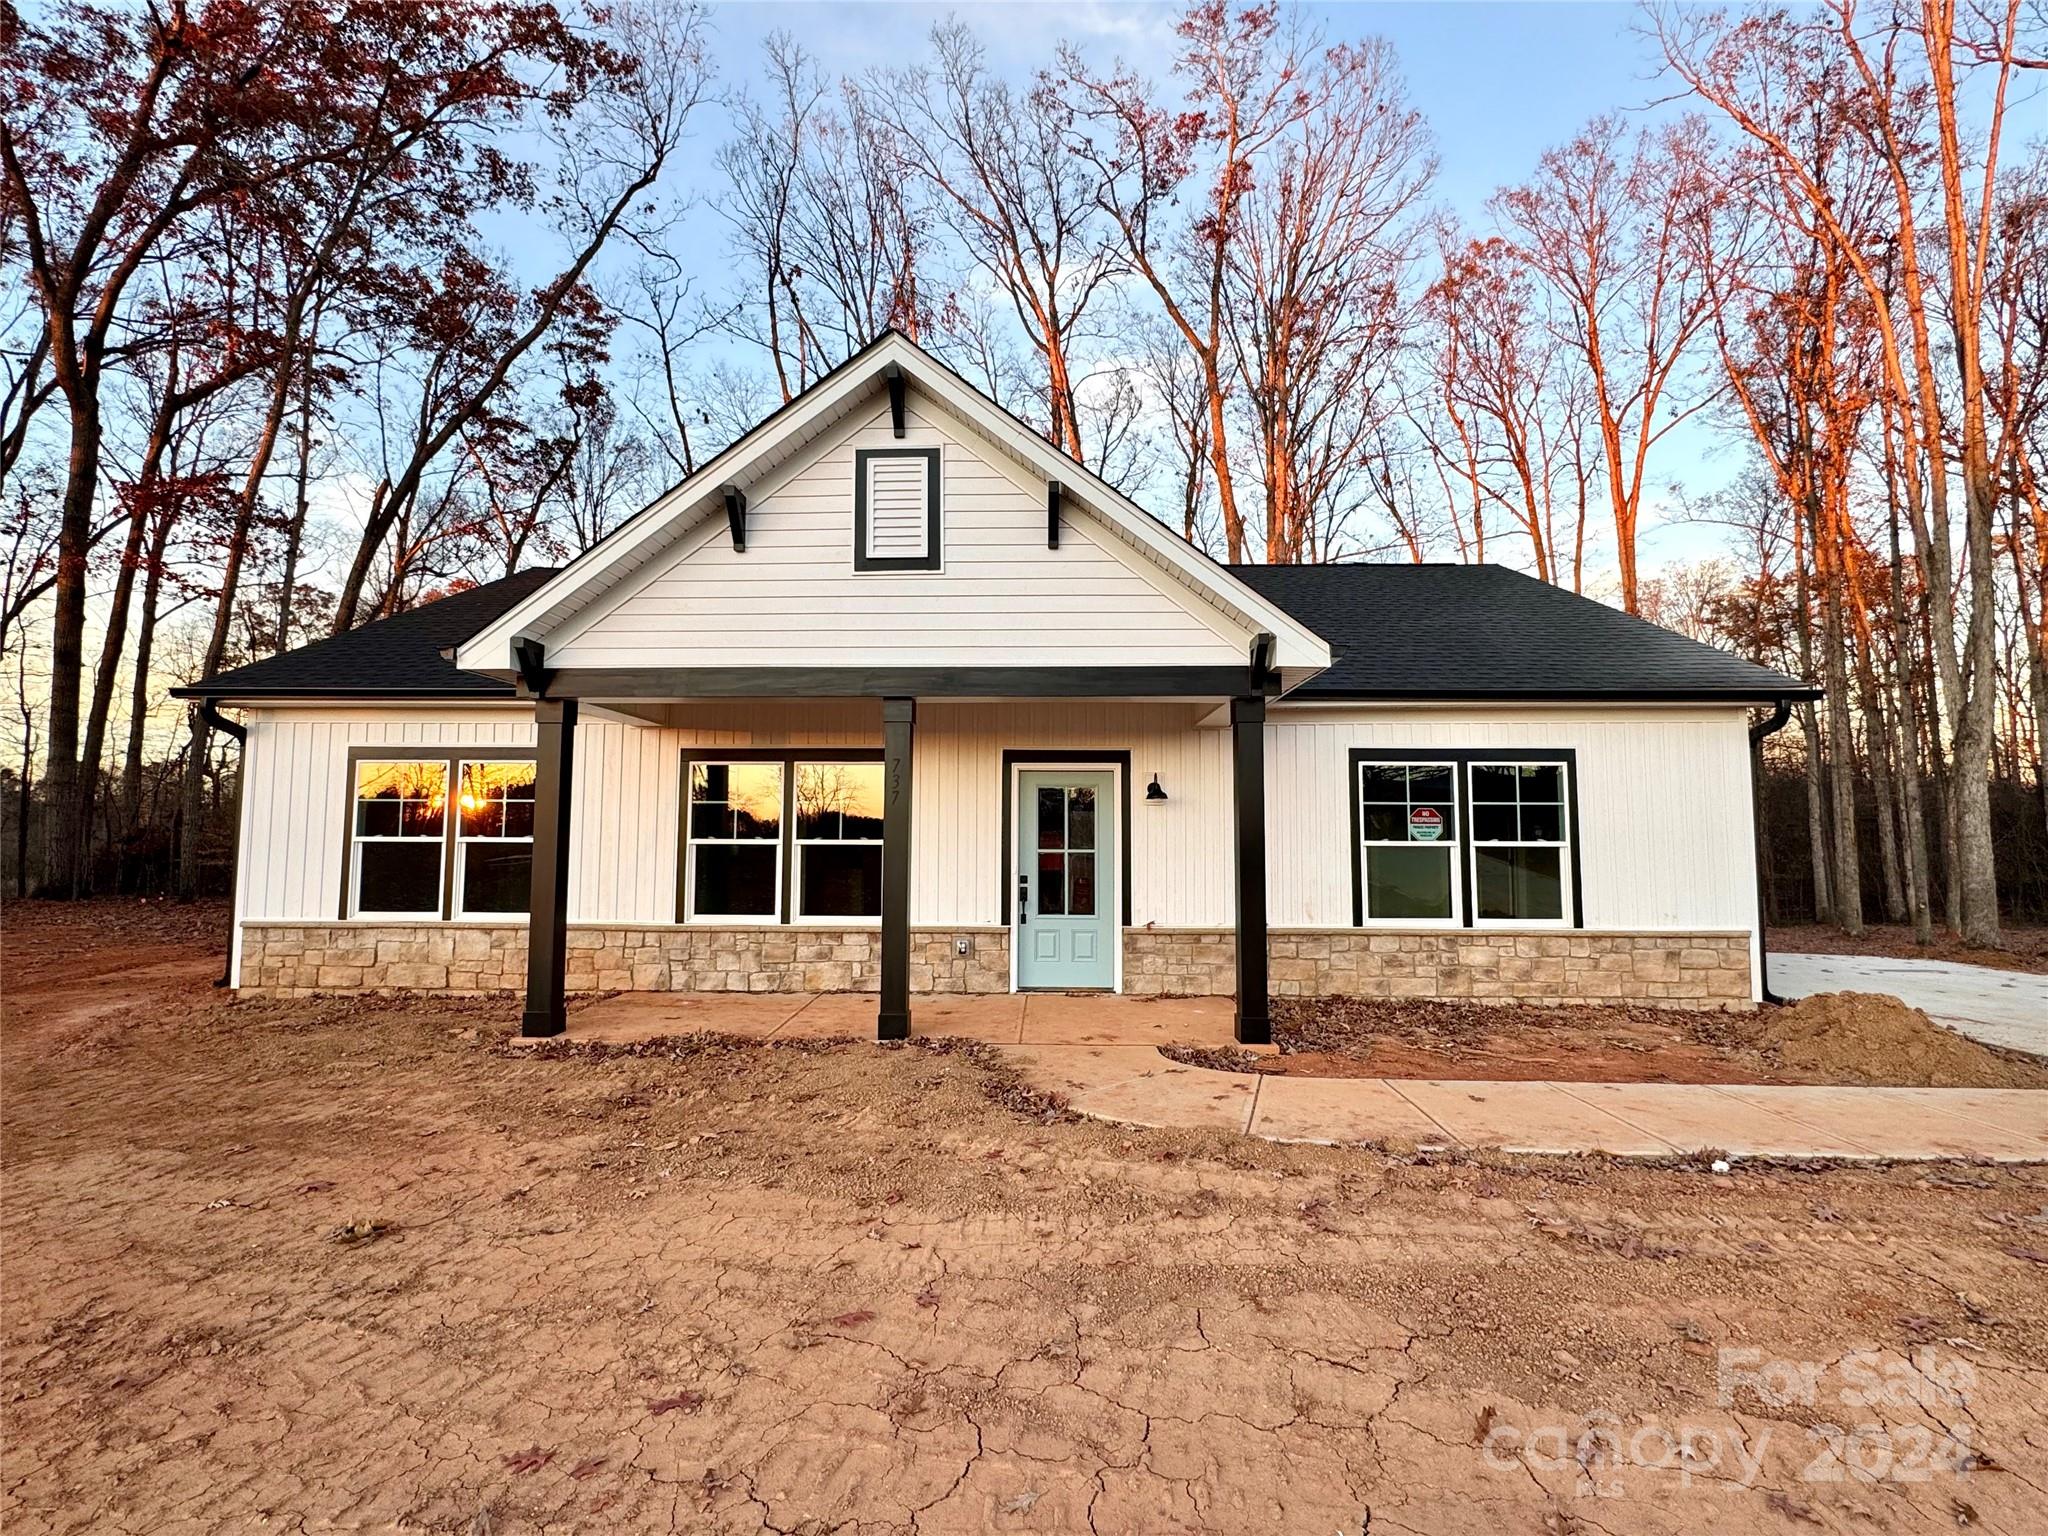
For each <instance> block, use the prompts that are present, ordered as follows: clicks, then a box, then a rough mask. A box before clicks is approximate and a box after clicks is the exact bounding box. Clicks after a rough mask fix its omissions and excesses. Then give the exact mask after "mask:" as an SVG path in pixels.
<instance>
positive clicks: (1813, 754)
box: [1799, 704, 1835, 923]
mask: <svg viewBox="0 0 2048 1536" xmlns="http://www.w3.org/2000/svg"><path fill="white" fill-rule="evenodd" d="M1799 731H1800V734H1801V735H1802V736H1804V737H1805V738H1806V770H1805V771H1806V836H1807V841H1808V842H1809V843H1810V844H1811V845H1812V850H1813V915H1814V918H1815V919H1816V920H1817V921H1819V922H1823V923H1826V922H1832V921H1833V920H1834V916H1835V898H1834V890H1833V884H1832V882H1831V881H1830V880H1829V878H1828V834H1827V806H1826V803H1825V802H1826V799H1827V792H1826V790H1825V789H1824V788H1823V787H1822V784H1821V745H1820V718H1819V716H1818V715H1817V714H1816V713H1815V712H1814V708H1813V706H1812V705H1811V704H1802V705H1800V706H1799Z"/></svg>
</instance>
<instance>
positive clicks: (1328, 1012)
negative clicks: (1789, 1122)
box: [1167, 993, 2048, 1088]
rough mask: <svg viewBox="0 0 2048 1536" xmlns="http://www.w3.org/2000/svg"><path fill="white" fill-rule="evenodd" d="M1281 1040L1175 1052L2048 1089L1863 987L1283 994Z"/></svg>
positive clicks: (2010, 1063) (1201, 1059)
mask: <svg viewBox="0 0 2048 1536" xmlns="http://www.w3.org/2000/svg"><path fill="white" fill-rule="evenodd" d="M1273 1039H1274V1043H1275V1044H1276V1045H1278V1046H1279V1051H1278V1053H1276V1054H1272V1055H1252V1054H1251V1053H1249V1052H1243V1051H1236V1050H1186V1049H1173V1050H1169V1051H1168V1053H1167V1054H1169V1055H1170V1056H1172V1057H1173V1058H1174V1059H1175V1060H1177V1061H1186V1062H1192V1063H1194V1064H1196V1065H1201V1066H1214V1067H1224V1068H1228V1069H1230V1070H1233V1071H1241V1072H1262V1073H1266V1074H1269V1075H1274V1076H1283V1077H1393V1078H1403V1077H1410V1078H1416V1077H1419V1078H1436V1079H1449V1080H1453V1081H1469V1080H1482V1081H1495V1082H1502V1081H1507V1082H1566V1083H1765V1084H1841V1085H1860V1086H1869V1085H1884V1086H1889V1087H1933V1088H2048V1062H2043V1061H2042V1060H2041V1059H2040V1058H2038V1057H2033V1056H2028V1055H2025V1054H2023V1053H2021V1052H2018V1051H2007V1050H2000V1049H1997V1048H1995V1047H1992V1046H1987V1045H1983V1044H1980V1043H1979V1042H1977V1041H1974V1040H1969V1039H1966V1038H1964V1037H1963V1036H1961V1035H1958V1034H1957V1033H1955V1032H1954V1031H1953V1030H1950V1029H1946V1028H1944V1027H1943V1026H1941V1025H1939V1024H1936V1023H1935V1022H1934V1021H1933V1020H1931V1019H1929V1018H1928V1017H1927V1015H1926V1014H1924V1013H1922V1012H1921V1011H1920V1010H1919V1009H1917V1008H1908V1007H1907V1006H1906V1005H1905V1004H1903V1003H1901V1002H1900V1001H1899V1000H1898V999H1897V998H1893V997H1877V996H1870V995H1867V994H1860V993H1843V994H1826V995H1822V996H1819V997H1811V998H1806V999H1803V1000H1802V1001H1800V1002H1798V1003H1795V1004H1793V1005H1792V1006H1790V1007H1786V1008H1761V1009H1758V1010H1756V1011H1754V1012H1750V1013H1736V1014H1725V1013H1715V1012H1704V1011H1701V1012H1694V1011H1689V1010H1676V1009H1665V1008H1617V1007H1577V1008H1532V1007H1520V1006H1515V1005H1503V1004H1498V1003H1443V1002H1392V1001H1384V1000H1378V999H1372V998H1356V997H1337V998H1281V999H1275V1001H1274V1004H1273Z"/></svg>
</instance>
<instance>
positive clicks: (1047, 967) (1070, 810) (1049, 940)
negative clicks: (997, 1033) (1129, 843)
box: [1013, 769, 1119, 988]
mask: <svg viewBox="0 0 2048 1536" xmlns="http://www.w3.org/2000/svg"><path fill="white" fill-rule="evenodd" d="M1115 782H1116V781H1115V778H1114V776H1113V775H1112V774H1110V773H1108V772H1104V771H1101V770H1091V769H1028V770H1025V771H1023V772H1021V773H1019V775H1018V797H1017V806H1018V808H1019V814H1018V816H1017V826H1016V833H1017V866H1016V867H1017V873H1018V881H1017V907H1016V913H1015V922H1016V933H1015V936H1014V939H1013V942H1014V943H1015V944H1016V954H1017V984H1018V985H1019V986H1020V987H1055V988H1065V987H1071V988H1109V987H1113V986H1115V985H1116V943H1117V930H1118V919H1117V907H1118V903H1119V897H1118V894H1117V884H1116V882H1117V870H1118V867H1119V866H1118V862H1117V860H1118V854H1117V849H1116V838H1117V835H1118V828H1117V816H1116V811H1115V805H1116V797H1115V794H1114V786H1115Z"/></svg>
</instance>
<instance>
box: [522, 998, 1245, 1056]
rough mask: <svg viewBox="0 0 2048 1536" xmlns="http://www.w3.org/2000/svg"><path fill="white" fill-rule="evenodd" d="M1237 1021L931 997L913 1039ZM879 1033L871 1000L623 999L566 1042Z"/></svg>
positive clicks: (1025, 1038) (1143, 1037) (1186, 1030)
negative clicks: (699, 1035)
mask: <svg viewBox="0 0 2048 1536" xmlns="http://www.w3.org/2000/svg"><path fill="white" fill-rule="evenodd" d="M1235 1015H1236V1005H1235V1004H1234V1003H1233V1001H1232V1000H1231V999H1230V998H1227V997H1106V996H1100V995H1094V994H1086V995H1083V994H1069V993H1059V992H1012V993H1006V994H1004V993H998V994H986V995H980V996H932V997H920V998H919V999H918V1000H917V1013H916V1023H915V1025H914V1026H913V1029H912V1033H913V1034H914V1035H916V1036H919V1037H925V1038H930V1037H937V1036H953V1037H955V1038H959V1039H965V1040H984V1041H988V1042H989V1043H991V1044H995V1045H1092V1046H1161V1045H1187V1046H1210V1047H1214V1046H1227V1045H1233V1044H1235V1043H1236V1028H1235ZM874 1029H875V998H874V995H873V994H872V993H859V992H811V993H790V992H744V993H735V992H623V993H618V994H615V995H613V996H610V997H601V998H593V999H590V1000H589V1001H581V1000H571V1002H570V1003H569V1006H568V1009H567V1014H566V1028H565V1030H564V1033H565V1034H566V1036H567V1038H568V1039H570V1040H572V1041H576V1042H579V1043H585V1042H587V1043H590V1044H597V1045H634V1044H638V1043H639V1042H641V1041H645V1040H657V1039H661V1038H663V1037H665V1036H671V1035H687V1034H695V1033H699V1032H708V1033H716V1034H722V1035H737V1036H739V1037H740V1038H742V1039H748V1040H841V1039H845V1040H853V1039H863V1038H870V1037H872V1036H873V1034H874ZM524 1038H533V1037H532V1036H530V1035H529V1036H525V1037H524ZM1265 1049H1270V1047H1265Z"/></svg>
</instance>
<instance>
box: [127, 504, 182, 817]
mask: <svg viewBox="0 0 2048 1536" xmlns="http://www.w3.org/2000/svg"><path fill="white" fill-rule="evenodd" d="M172 521H173V520H172V518H171V517H170V516H169V515H168V513H167V514H165V515H163V516H160V517H159V518H157V520H156V530H155V532H153V533H152V534H151V535H150V540H149V560H148V566H147V568H146V570H145V571H144V573H143V577H142V613H141V615H140V617H139V618H138V619H137V621H136V631H135V673H134V682H133V684H132V687H133V692H132V694H131V696H130V699H129V704H128V749H127V751H126V753H125V754H124V755H123V757H122V760H121V824H122V826H123V828H124V829H125V830H127V831H128V832H130V833H132V832H134V831H135V830H136V828H137V827H138V826H139V825H140V824H141V821H142V746H143V737H144V735H145V734H146V733H147V731H148V728H149V699H150V692H151V689H150V680H149V668H150V664H151V662H152V660H153V659H154V656H155V651H156V615H157V603H158V601H159V599H160V598H161V596H162V593H163V573H164V549H165V546H166V545H167V544H169V542H170V537H171V525H172Z"/></svg>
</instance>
